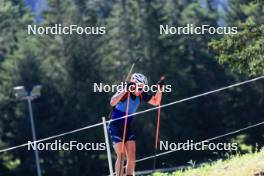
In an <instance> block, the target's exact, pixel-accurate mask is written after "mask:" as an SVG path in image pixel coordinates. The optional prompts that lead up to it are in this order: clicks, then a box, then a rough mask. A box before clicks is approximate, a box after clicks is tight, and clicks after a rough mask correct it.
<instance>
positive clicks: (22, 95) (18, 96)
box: [13, 86, 28, 99]
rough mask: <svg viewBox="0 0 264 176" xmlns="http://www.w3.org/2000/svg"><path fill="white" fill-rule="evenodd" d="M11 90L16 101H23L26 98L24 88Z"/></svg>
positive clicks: (26, 94) (18, 87) (19, 87)
mask: <svg viewBox="0 0 264 176" xmlns="http://www.w3.org/2000/svg"><path fill="white" fill-rule="evenodd" d="M13 90H14V92H15V96H16V99H25V98H26V97H27V96H28V93H27V91H26V89H25V87H24V86H17V87H14V88H13Z"/></svg>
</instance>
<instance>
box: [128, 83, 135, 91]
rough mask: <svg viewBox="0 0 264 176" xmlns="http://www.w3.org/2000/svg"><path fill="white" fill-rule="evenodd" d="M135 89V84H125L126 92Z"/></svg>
mask: <svg viewBox="0 0 264 176" xmlns="http://www.w3.org/2000/svg"><path fill="white" fill-rule="evenodd" d="M135 88H136V83H134V82H128V81H127V82H126V90H127V91H131V90H132V91H133V90H134V89H135Z"/></svg>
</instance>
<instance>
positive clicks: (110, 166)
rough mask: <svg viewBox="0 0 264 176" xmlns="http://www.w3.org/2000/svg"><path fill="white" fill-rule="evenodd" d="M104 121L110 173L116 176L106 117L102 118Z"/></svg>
mask: <svg viewBox="0 0 264 176" xmlns="http://www.w3.org/2000/svg"><path fill="white" fill-rule="evenodd" d="M102 120H103V127H104V136H105V144H106V150H107V159H108V166H109V172H110V176H114V172H113V164H112V157H111V149H110V145H109V139H108V132H107V127H106V121H105V117H102Z"/></svg>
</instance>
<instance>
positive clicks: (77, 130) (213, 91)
mask: <svg viewBox="0 0 264 176" xmlns="http://www.w3.org/2000/svg"><path fill="white" fill-rule="evenodd" d="M263 78H264V76H260V77H256V78H253V79H249V80H246V81H243V82H239V83H236V84H231V85H229V86H226V87H222V88H219V89H215V90H212V91H208V92H204V93H201V94H197V95H194V96H191V97H187V98H183V99H180V100H177V101H173V102H170V103H167V104H163V105H161V106H160V108H165V107H168V106H172V105H175V104H179V103H183V102H186V101H190V100H193V99H196V98H199V97H203V96H207V95H210V94H214V93H217V92H220V91H223V90H227V89H231V88H234V87H238V86H242V85H245V84H248V83H252V82H255V81H258V80H261V79H263ZM158 108H159V107H153V108H149V109H146V110H142V111H139V112H136V113H133V114H129V115H128V117H130V116H136V115H139V114H143V113H146V112H150V111H154V110H157V109H158ZM125 117H126V116H122V117H120V118H117V119H113V120H108V121H106V122H107V123H110V122H113V121H116V120H121V119H124V118H125ZM101 125H103V123H102V122H100V123H96V124H93V125H88V126H85V127H81V128H78V129H75V130H71V131H67V132H64V133H60V134H57V135H53V136H49V137H46V138H43V139H39V140H36V141H32V142H27V143H24V144H20V145H16V146H12V147H8V148H4V149H1V150H0V153H3V152H7V151H11V150H15V149H19V148H23V147H26V146H29V145H31V144H36V143H39V142H45V141H48V140H51V139H55V138H59V137H63V136H66V135H69V134H73V133H77V132H80V131H84V130H87V129H91V128H95V127H99V126H101ZM171 152H173V151H170V153H171ZM161 155H162V154H161V153H160V154H157V155H156V156H161ZM150 157H151V158H152V157H153V156H150ZM147 158H149V157H146V159H147ZM143 159H144V158H142V159H139V160H137V162H140V161H143ZM146 159H144V160H146Z"/></svg>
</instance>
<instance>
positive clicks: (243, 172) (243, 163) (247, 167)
mask: <svg viewBox="0 0 264 176" xmlns="http://www.w3.org/2000/svg"><path fill="white" fill-rule="evenodd" d="M154 176H264V150H263V149H262V150H261V151H260V152H256V153H249V154H245V155H235V156H230V157H229V158H228V159H227V160H224V161H222V160H218V161H216V162H213V163H211V164H206V165H203V166H201V167H198V168H192V167H190V168H188V169H185V170H181V171H176V172H174V173H170V174H169V173H155V174H154Z"/></svg>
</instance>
